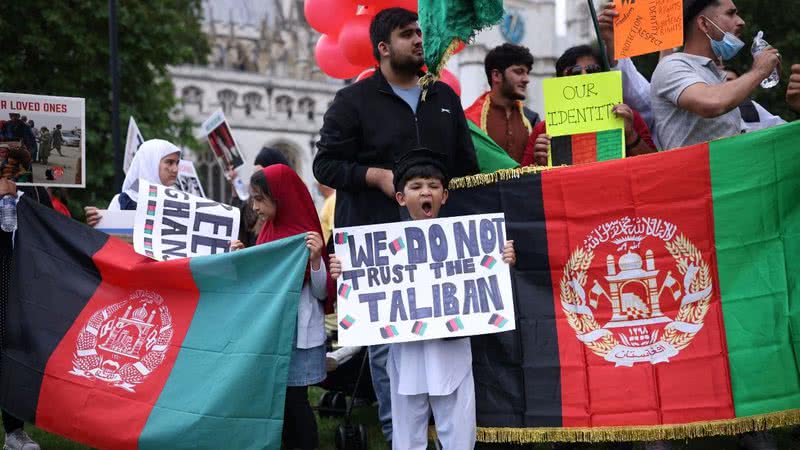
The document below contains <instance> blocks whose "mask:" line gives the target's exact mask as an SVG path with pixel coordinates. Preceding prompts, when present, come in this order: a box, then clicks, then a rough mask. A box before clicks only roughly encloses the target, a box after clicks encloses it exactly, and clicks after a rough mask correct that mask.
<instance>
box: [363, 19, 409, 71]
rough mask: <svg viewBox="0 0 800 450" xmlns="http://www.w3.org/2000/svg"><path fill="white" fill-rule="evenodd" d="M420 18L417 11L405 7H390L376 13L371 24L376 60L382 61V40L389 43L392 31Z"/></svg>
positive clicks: (370, 35)
mask: <svg viewBox="0 0 800 450" xmlns="http://www.w3.org/2000/svg"><path fill="white" fill-rule="evenodd" d="M418 19H419V16H417V13H415V12H412V11H409V10H407V9H403V8H388V9H384V10H383V11H381V12H379V13H378V14H376V15H375V18H374V19H372V23H370V24H369V39H370V40H371V41H372V54H373V55H374V56H375V60H376V61H378V62H380V61H381V52H380V51H379V50H378V44H380V43H381V42H386V43H387V44H388V43H389V40H390V38H391V36H392V31H394V30H396V29H398V28H400V27H404V26H406V25H408V24H410V23H411V22H416V21H417V20H418Z"/></svg>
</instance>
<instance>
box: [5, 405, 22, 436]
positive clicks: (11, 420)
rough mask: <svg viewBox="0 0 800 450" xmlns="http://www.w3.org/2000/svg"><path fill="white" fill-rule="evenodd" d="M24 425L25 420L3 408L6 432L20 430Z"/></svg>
mask: <svg viewBox="0 0 800 450" xmlns="http://www.w3.org/2000/svg"><path fill="white" fill-rule="evenodd" d="M24 425H25V422H23V421H21V420H19V419H17V418H16V417H14V416H12V415H11V414H9V413H7V412H6V411H5V410H3V429H4V430H5V431H6V434H9V433H11V432H13V431H16V430H19V429H20V428H22V427H23V426H24Z"/></svg>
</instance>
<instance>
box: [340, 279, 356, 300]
mask: <svg viewBox="0 0 800 450" xmlns="http://www.w3.org/2000/svg"><path fill="white" fill-rule="evenodd" d="M352 291H353V288H352V287H350V285H349V284H347V283H342V285H341V286H339V297H344V298H345V299H347V297H349V296H350V292H352Z"/></svg>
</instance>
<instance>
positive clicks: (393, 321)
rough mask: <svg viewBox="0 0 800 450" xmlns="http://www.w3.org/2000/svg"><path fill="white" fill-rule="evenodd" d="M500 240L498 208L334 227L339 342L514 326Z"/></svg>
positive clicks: (483, 331) (502, 223) (401, 339)
mask: <svg viewBox="0 0 800 450" xmlns="http://www.w3.org/2000/svg"><path fill="white" fill-rule="evenodd" d="M505 240H506V231H505V218H504V215H503V214H486V215H474V216H462V217H453V218H445V219H432V220H415V221H409V222H399V223H389V224H380V225H369V226H360V227H349V228H337V229H336V230H335V231H334V245H335V248H336V256H337V258H338V259H339V261H341V264H342V276H341V277H340V278H339V280H338V286H337V295H338V302H337V309H338V316H339V343H340V344H341V345H345V346H347V345H374V344H386V343H395V342H408V341H422V340H428V339H439V338H448V337H462V336H472V335H478V334H489V333H500V332H503V331H510V330H513V329H514V328H515V321H514V301H513V297H512V290H511V273H510V270H509V266H508V264H506V263H505V262H503V258H502V253H503V246H504V244H505Z"/></svg>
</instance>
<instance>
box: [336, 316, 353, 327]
mask: <svg viewBox="0 0 800 450" xmlns="http://www.w3.org/2000/svg"><path fill="white" fill-rule="evenodd" d="M354 323H356V319H354V318H352V317H350V315H349V314H348V315H346V316H344V319H342V321H341V322H339V326H340V327H342V328H344V329H345V330H347V329H348V328H350V327H352V326H353V324H354Z"/></svg>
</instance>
